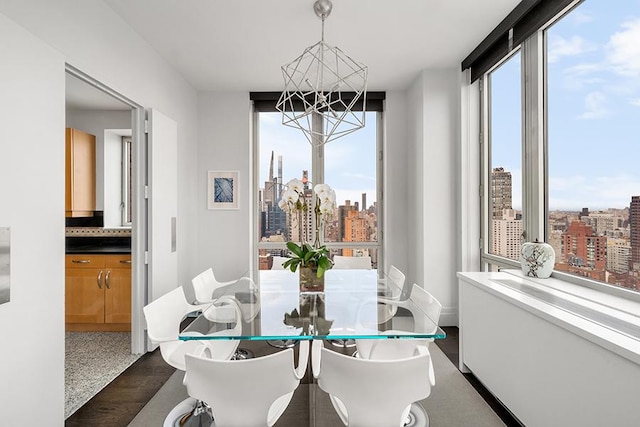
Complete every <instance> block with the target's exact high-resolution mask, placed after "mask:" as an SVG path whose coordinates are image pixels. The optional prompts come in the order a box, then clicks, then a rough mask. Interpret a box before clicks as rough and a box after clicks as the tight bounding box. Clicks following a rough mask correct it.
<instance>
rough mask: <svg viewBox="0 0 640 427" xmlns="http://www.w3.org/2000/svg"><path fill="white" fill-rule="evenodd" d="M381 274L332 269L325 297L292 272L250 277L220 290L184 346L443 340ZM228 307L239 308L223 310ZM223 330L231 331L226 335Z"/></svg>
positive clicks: (406, 296) (405, 293)
mask: <svg viewBox="0 0 640 427" xmlns="http://www.w3.org/2000/svg"><path fill="white" fill-rule="evenodd" d="M406 288H407V287H406V286H402V285H400V284H397V283H394V282H393V281H392V280H391V279H390V278H389V277H386V276H385V275H384V274H383V273H381V272H379V271H377V270H329V271H327V272H325V289H324V292H301V291H300V290H299V286H298V274H297V273H292V272H291V271H289V270H256V271H250V272H248V273H247V274H245V275H244V276H243V277H242V278H240V279H239V280H238V281H237V282H235V283H233V284H231V285H227V286H224V287H221V288H218V289H217V290H216V291H215V292H214V295H213V297H214V302H213V303H212V305H211V306H210V307H209V308H206V309H204V310H203V312H202V314H201V315H200V316H198V317H197V318H196V319H195V320H194V321H193V322H192V323H191V324H190V325H189V326H188V327H187V328H185V329H184V330H183V331H182V332H181V333H180V335H179V338H180V339H181V340H206V339H210V340H230V339H232V340H269V341H275V340H293V341H295V340H312V339H326V340H355V339H389V338H398V339H425V338H430V339H442V338H445V337H446V334H445V333H444V332H443V331H442V329H440V327H439V326H438V325H437V323H436V322H434V321H433V320H432V319H430V318H429V316H428V314H427V313H426V312H425V311H424V308H423V307H420V306H419V305H418V304H416V303H415V302H414V301H413V300H412V299H411V295H410V287H409V289H406ZM229 301H234V302H235V303H236V304H237V306H238V307H240V315H237V314H235V313H236V312H237V310H235V311H234V310H232V309H229V310H226V311H225V310H224V309H223V307H224V306H225V305H226V304H228V302H229ZM221 331H224V333H220V332H221Z"/></svg>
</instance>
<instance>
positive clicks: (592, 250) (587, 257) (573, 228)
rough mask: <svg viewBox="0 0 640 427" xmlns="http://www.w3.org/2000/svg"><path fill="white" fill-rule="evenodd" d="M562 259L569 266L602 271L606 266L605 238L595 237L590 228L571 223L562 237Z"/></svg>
mask: <svg viewBox="0 0 640 427" xmlns="http://www.w3.org/2000/svg"><path fill="white" fill-rule="evenodd" d="M562 259H563V260H566V262H568V263H569V264H572V265H575V266H579V267H588V268H590V269H593V270H601V271H604V270H605V268H606V264H607V238H606V237H605V236H596V235H595V234H594V232H593V229H592V228H591V226H589V225H587V224H585V223H584V222H582V221H573V222H572V223H571V224H570V225H569V228H568V229H567V231H566V232H565V233H564V234H563V235H562Z"/></svg>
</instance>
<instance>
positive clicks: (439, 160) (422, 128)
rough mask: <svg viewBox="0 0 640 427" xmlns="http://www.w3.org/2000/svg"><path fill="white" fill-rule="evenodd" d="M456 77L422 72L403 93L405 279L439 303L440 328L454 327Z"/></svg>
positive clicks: (450, 73)
mask: <svg viewBox="0 0 640 427" xmlns="http://www.w3.org/2000/svg"><path fill="white" fill-rule="evenodd" d="M459 76H460V73H459V71H458V70H457V69H443V70H425V71H423V72H422V74H421V75H420V77H418V79H417V80H416V81H415V82H414V84H413V85H412V86H411V87H410V89H409V90H408V94H407V104H408V108H407V111H408V112H409V114H408V117H409V118H408V139H409V148H408V173H409V175H408V189H409V203H408V206H409V213H408V224H409V228H410V229H409V233H408V237H409V247H410V248H412V249H411V253H410V255H409V259H410V260H411V265H409V270H408V272H409V273H408V275H407V280H411V281H414V282H416V283H418V284H420V285H422V286H423V287H424V288H425V289H427V290H428V291H429V292H431V293H432V294H433V295H434V296H435V297H436V298H437V299H438V300H439V301H440V303H441V304H442V314H441V318H440V324H442V325H456V324H457V301H458V300H457V291H456V283H457V281H456V277H455V273H456V268H457V259H458V256H457V253H458V249H459V248H458V241H459V240H458V237H457V236H458V232H457V224H458V221H457V209H458V200H457V196H456V194H457V191H458V175H459V173H460V172H459V170H458V165H459V159H458V157H459V155H458V146H459V140H460V132H459V127H460V119H459V114H460V88H459V85H460V82H459Z"/></svg>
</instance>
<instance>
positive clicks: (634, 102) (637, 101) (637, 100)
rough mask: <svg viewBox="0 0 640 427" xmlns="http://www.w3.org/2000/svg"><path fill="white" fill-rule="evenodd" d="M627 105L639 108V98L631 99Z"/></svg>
mask: <svg viewBox="0 0 640 427" xmlns="http://www.w3.org/2000/svg"><path fill="white" fill-rule="evenodd" d="M629 103H630V104H631V105H633V106H635V107H640V98H636V99H632V100H631V101H630V102H629Z"/></svg>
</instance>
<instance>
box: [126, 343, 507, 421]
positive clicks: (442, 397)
mask: <svg viewBox="0 0 640 427" xmlns="http://www.w3.org/2000/svg"><path fill="white" fill-rule="evenodd" d="M429 351H430V352H431V355H432V358H433V363H434V369H435V372H436V385H435V387H434V388H433V389H432V391H431V395H430V396H429V397H428V398H427V399H425V400H423V401H422V402H421V403H422V405H423V406H424V408H425V409H426V411H427V413H428V414H429V419H430V425H431V427H438V426H448V427H458V426H459V427H468V426H474V427H498V426H504V423H503V422H502V421H501V420H500V418H499V417H498V416H497V415H496V414H495V412H493V410H492V409H491V408H490V407H489V406H488V405H487V403H486V402H485V401H484V400H483V399H482V397H481V396H480V395H479V394H478V393H477V392H476V391H475V389H474V388H473V387H472V386H471V385H470V384H469V383H468V382H467V380H466V379H465V378H464V377H463V376H462V374H461V373H460V372H459V371H458V369H457V368H456V367H455V366H454V365H453V364H452V363H451V362H450V361H449V359H447V357H446V356H445V355H444V354H443V353H442V351H441V350H440V349H439V348H438V347H437V346H435V345H431V346H430V347H429ZM183 375H184V374H183V373H182V372H180V371H178V372H176V373H175V374H173V375H172V376H171V377H170V378H169V380H168V381H167V382H166V383H165V384H164V386H162V388H161V389H160V390H159V391H158V393H156V395H155V396H154V397H153V398H152V399H151V400H150V401H149V402H148V403H147V405H146V406H145V407H144V408H142V410H141V411H140V412H139V413H138V415H137V416H136V417H135V418H134V419H133V421H132V422H131V423H130V424H129V427H148V426H161V425H162V424H163V422H164V419H165V417H166V415H167V414H168V413H169V411H171V409H172V408H173V407H174V406H175V405H177V404H178V403H180V402H181V401H182V400H184V399H185V398H187V392H186V389H185V387H184V386H183V384H182V378H183ZM308 387H309V386H308V385H305V384H302V385H300V387H299V388H298V389H297V390H296V392H295V394H294V397H293V399H292V401H291V404H290V405H289V407H288V408H287V410H286V411H285V413H284V414H283V415H282V417H281V418H280V419H279V420H278V422H277V423H276V424H275V427H304V426H308V425H309V421H308V419H307V415H306V414H307V413H308V408H309V400H308V396H309V395H308ZM383 398H384V397H383V396H381V399H383ZM372 404H375V402H372ZM316 425H317V426H318V427H339V426H342V423H341V422H340V420H339V419H338V417H337V415H336V414H335V411H334V410H333V407H332V406H331V403H330V402H329V399H328V396H327V395H326V394H325V393H324V392H322V391H318V392H317V393H316Z"/></svg>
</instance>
